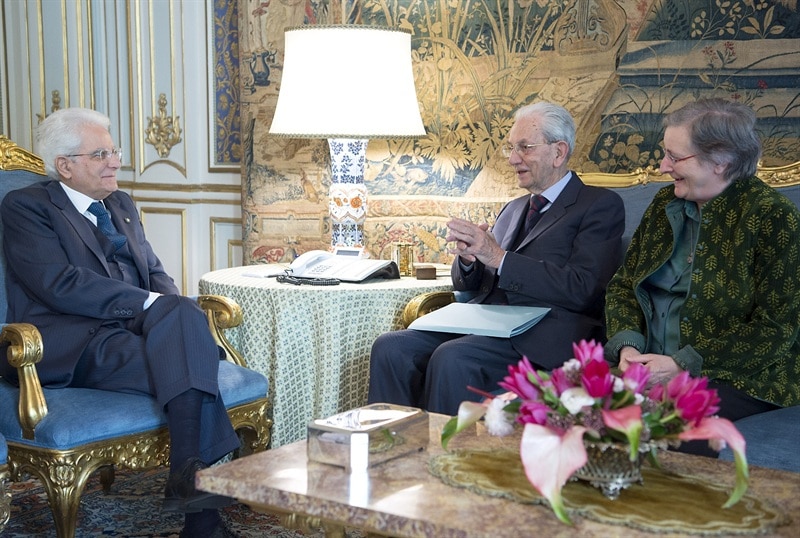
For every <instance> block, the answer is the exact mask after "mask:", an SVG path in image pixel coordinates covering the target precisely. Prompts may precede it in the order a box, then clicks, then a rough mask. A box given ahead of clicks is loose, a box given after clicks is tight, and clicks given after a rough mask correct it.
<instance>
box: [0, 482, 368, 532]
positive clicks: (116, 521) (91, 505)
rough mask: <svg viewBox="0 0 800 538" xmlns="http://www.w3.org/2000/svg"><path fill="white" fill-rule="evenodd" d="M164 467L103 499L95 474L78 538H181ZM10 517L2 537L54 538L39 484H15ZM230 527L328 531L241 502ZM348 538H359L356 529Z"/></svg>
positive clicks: (227, 514) (226, 514)
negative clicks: (284, 523) (292, 525)
mask: <svg viewBox="0 0 800 538" xmlns="http://www.w3.org/2000/svg"><path fill="white" fill-rule="evenodd" d="M166 472H167V471H166V469H155V470H150V471H144V472H132V471H125V470H118V471H117V473H116V479H115V480H114V485H113V486H112V490H111V493H110V494H109V495H105V494H104V493H103V491H102V488H101V487H100V481H99V477H98V475H97V473H95V474H94V475H93V476H91V477H90V478H89V480H88V482H87V485H86V488H85V490H84V493H83V495H82V496H81V506H80V509H79V510H78V528H77V532H76V533H75V536H76V538H88V537H96V536H124V537H126V538H128V537H130V538H145V537H161V538H177V536H178V533H179V532H180V530H181V527H182V526H183V516H182V515H179V514H165V513H161V500H162V498H163V492H164V481H165V480H166ZM11 490H12V495H13V498H12V505H11V519H10V521H9V522H8V525H7V526H6V529H5V530H4V531H3V532H2V533H0V535H2V536H3V537H4V538H5V537H6V536H8V537H14V538H17V537H19V538H45V537H47V538H51V537H55V535H56V532H55V527H54V524H53V517H52V513H51V512H50V507H49V506H48V504H47V497H46V495H45V494H44V489H43V488H42V485H41V483H40V482H39V481H38V480H33V479H32V480H28V481H25V482H19V483H13V484H11ZM222 513H223V518H225V520H227V522H228V527H229V529H230V530H231V531H233V533H234V534H236V535H237V536H240V537H241V538H255V537H274V538H301V537H306V538H322V537H323V536H324V533H323V532H322V531H321V530H320V531H316V532H310V533H309V532H306V533H303V532H299V531H292V530H288V529H286V528H284V527H281V526H280V522H279V519H278V517H277V516H272V515H266V514H259V513H256V512H253V511H252V510H250V509H249V508H248V507H246V506H244V505H241V504H234V505H232V506H229V507H227V508H225V509H224V510H223V512H222ZM347 536H348V538H359V537H360V536H361V534H360V533H358V532H357V531H352V532H348V533H347Z"/></svg>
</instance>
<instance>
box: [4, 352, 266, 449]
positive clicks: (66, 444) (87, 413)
mask: <svg viewBox="0 0 800 538" xmlns="http://www.w3.org/2000/svg"><path fill="white" fill-rule="evenodd" d="M219 388H220V394H221V395H222V399H223V401H224V402H225V406H226V407H227V408H231V407H234V406H236V405H241V404H244V403H247V402H251V401H254V400H257V399H260V398H264V397H265V396H266V394H267V379H266V377H264V376H263V375H261V374H260V373H258V372H254V371H252V370H249V369H247V368H243V367H241V366H236V365H235V364H233V363H230V362H227V361H220V365H219ZM44 396H45V399H46V400H47V407H48V409H49V413H48V415H47V416H46V417H45V418H44V419H43V420H42V421H41V422H40V423H39V425H38V426H37V427H36V439H35V441H34V440H29V439H23V437H22V428H21V426H20V424H19V419H18V416H17V413H16V412H7V411H4V412H3V413H2V414H0V430H2V431H3V432H5V434H6V436H7V437H8V439H9V440H10V441H14V442H16V443H21V444H27V445H33V446H38V447H45V448H53V449H58V450H67V449H70V448H73V447H75V446H79V445H83V444H87V443H92V442H94V441H100V440H104V439H109V438H112V437H118V436H123V435H128V434H133V433H139V432H144V431H148V430H153V429H156V428H159V427H162V426H166V424H167V422H166V416H165V415H164V413H163V412H162V410H161V409H160V408H159V406H158V405H157V404H156V401H155V400H154V399H153V398H152V397H150V396H140V395H136V394H123V393H118V392H113V393H112V392H108V391H104V390H96V389H81V388H65V389H44ZM18 399H19V389H17V388H16V387H12V386H11V385H10V384H9V383H8V382H6V381H4V380H2V379H0V409H4V410H16V409H17V402H18ZM92 410H97V412H96V413H94V412H92ZM87 424H89V425H90V427H87ZM4 448H5V444H4Z"/></svg>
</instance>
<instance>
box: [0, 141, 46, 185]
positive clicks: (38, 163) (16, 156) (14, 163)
mask: <svg viewBox="0 0 800 538" xmlns="http://www.w3.org/2000/svg"><path fill="white" fill-rule="evenodd" d="M0 170H6V171H11V170H27V171H28V172H33V173H34V174H41V175H45V174H46V172H45V171H44V161H42V159H41V158H40V157H39V156H38V155H36V154H34V153H32V152H30V151H28V150H27V149H24V148H21V147H19V146H18V145H17V144H16V143H15V142H13V141H11V139H9V138H8V137H7V136H5V135H2V134H0Z"/></svg>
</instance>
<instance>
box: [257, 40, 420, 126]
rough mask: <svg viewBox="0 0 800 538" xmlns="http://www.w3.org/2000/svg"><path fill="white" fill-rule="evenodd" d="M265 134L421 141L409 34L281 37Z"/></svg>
mask: <svg viewBox="0 0 800 538" xmlns="http://www.w3.org/2000/svg"><path fill="white" fill-rule="evenodd" d="M280 84H281V86H280V92H279V94H278V104H277V107H276V110H275V116H274V118H273V120H272V126H271V127H270V130H269V132H270V134H272V135H275V136H281V137H287V138H328V139H331V138H356V139H368V138H403V137H418V136H424V135H425V127H424V126H423V124H422V118H421V117H420V113H419V104H418V102H417V93H416V90H415V87H414V74H413V71H412V69H411V34H410V32H407V31H405V30H400V29H395V28H386V27H375V26H351V25H342V26H301V27H296V28H289V29H287V30H286V49H285V56H284V62H283V75H282V77H281V83H280Z"/></svg>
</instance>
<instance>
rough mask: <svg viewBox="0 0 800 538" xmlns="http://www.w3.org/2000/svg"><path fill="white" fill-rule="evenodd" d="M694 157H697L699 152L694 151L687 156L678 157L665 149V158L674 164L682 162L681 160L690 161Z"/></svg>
mask: <svg viewBox="0 0 800 538" xmlns="http://www.w3.org/2000/svg"><path fill="white" fill-rule="evenodd" d="M692 157H697V153H693V154H691V155H687V156H686V157H676V156H675V155H673V154H672V153H670V151H669V150H666V151H664V158H665V159H668V160H669V162H671V163H672V165H673V166H674V165H676V164H678V163H680V162H683V161H688V160H689V159H691V158H692Z"/></svg>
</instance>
